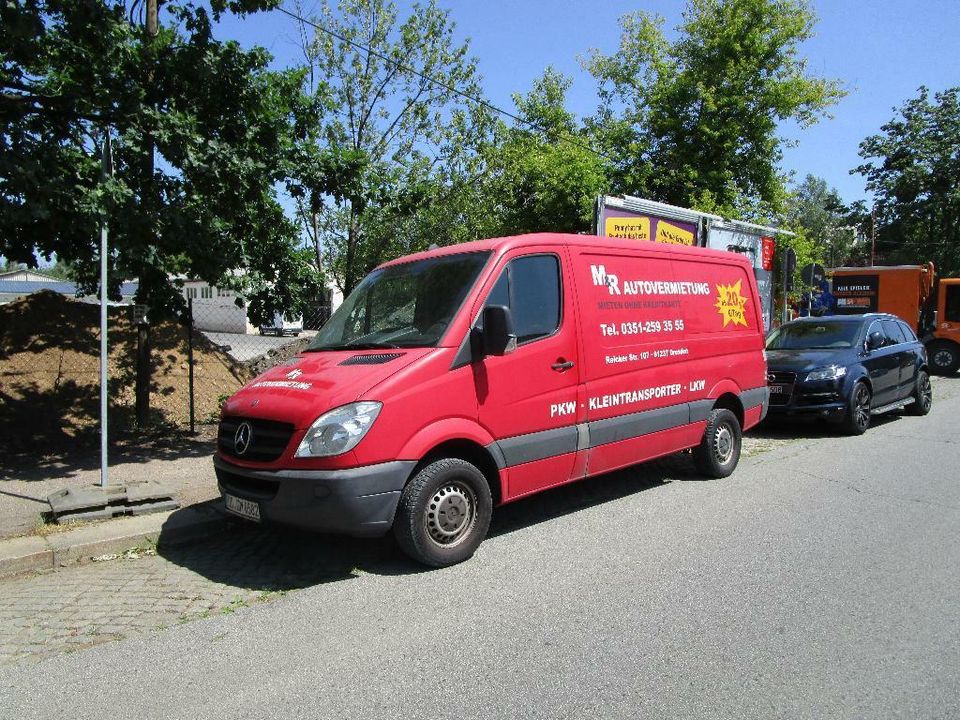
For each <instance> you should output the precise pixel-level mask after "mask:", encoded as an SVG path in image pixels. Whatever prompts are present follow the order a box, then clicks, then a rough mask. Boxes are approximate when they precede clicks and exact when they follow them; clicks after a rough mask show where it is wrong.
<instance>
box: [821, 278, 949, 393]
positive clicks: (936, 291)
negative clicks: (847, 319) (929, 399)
mask: <svg viewBox="0 0 960 720" xmlns="http://www.w3.org/2000/svg"><path fill="white" fill-rule="evenodd" d="M828 275H829V276H830V277H831V279H832V285H833V287H832V293H833V296H834V298H835V302H836V305H835V308H834V312H835V313H836V314H837V315H857V314H861V313H871V312H886V313H892V314H894V315H896V316H898V317H900V318H901V319H903V320H905V321H906V322H907V323H909V324H910V325H911V327H913V329H914V331H915V332H916V333H917V337H919V338H920V339H921V340H922V341H923V343H924V345H926V347H927V355H928V359H929V364H930V370H931V371H933V372H936V373H939V374H941V375H948V374H950V373H953V372H956V370H957V368H958V367H960V278H937V276H936V269H935V268H934V266H933V263H927V264H926V265H894V266H889V267H880V266H873V267H845V268H835V269H834V270H831V271H830V272H829V273H828Z"/></svg>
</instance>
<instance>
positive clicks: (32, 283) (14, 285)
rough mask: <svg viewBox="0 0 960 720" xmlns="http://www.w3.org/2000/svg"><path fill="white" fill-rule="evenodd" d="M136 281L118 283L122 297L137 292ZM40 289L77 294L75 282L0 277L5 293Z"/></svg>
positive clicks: (73, 295)
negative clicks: (5, 278)
mask: <svg viewBox="0 0 960 720" xmlns="http://www.w3.org/2000/svg"><path fill="white" fill-rule="evenodd" d="M137 287H138V283H135V282H125V283H123V284H121V285H120V294H121V295H122V296H123V297H132V296H133V295H134V294H136V292H137ZM40 290H52V291H53V292H56V293H60V294H61V295H70V296H71V297H76V296H77V284H76V283H72V282H68V281H66V280H4V279H2V278H0V293H3V294H7V295H30V294H31V293H35V292H38V291H40Z"/></svg>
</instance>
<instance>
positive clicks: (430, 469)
mask: <svg viewBox="0 0 960 720" xmlns="http://www.w3.org/2000/svg"><path fill="white" fill-rule="evenodd" d="M492 511H493V500H492V499H491V496H490V486H489V485H488V484H487V479H486V477H484V475H483V473H482V472H480V471H479V470H478V469H477V468H476V467H475V466H474V465H471V464H470V463H468V462H467V461H466V460H461V459H459V458H444V459H442V460H436V461H434V462H432V463H430V464H429V465H426V466H424V467H422V468H421V469H420V470H419V471H418V472H417V474H416V475H414V477H413V479H412V480H411V481H410V482H409V483H407V486H406V487H405V488H404V490H403V494H402V495H401V496H400V503H399V505H398V507H397V516H396V519H395V520H394V523H393V533H394V535H395V536H396V538H397V543H398V544H399V545H400V549H401V550H403V552H404V553H406V554H407V555H408V556H409V557H411V558H412V559H414V560H416V561H417V562H419V563H423V564H424V565H429V566H431V567H445V566H447V565H455V564H456V563H459V562H463V561H464V560H467V559H468V558H469V557H470V556H472V555H473V553H474V551H475V550H476V549H477V547H478V546H479V545H480V543H481V542H483V539H484V538H485V537H486V536H487V529H488V528H489V527H490V515H491V513H492Z"/></svg>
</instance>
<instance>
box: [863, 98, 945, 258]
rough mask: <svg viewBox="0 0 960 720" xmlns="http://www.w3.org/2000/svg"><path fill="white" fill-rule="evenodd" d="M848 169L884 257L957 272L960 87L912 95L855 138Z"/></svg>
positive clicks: (880, 254)
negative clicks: (865, 195)
mask: <svg viewBox="0 0 960 720" xmlns="http://www.w3.org/2000/svg"><path fill="white" fill-rule="evenodd" d="M860 157H862V158H863V159H864V161H865V162H864V163H863V164H862V165H860V166H859V167H857V168H856V169H855V170H854V171H852V172H857V173H859V174H861V175H863V176H864V177H866V179H867V190H868V191H870V192H872V193H873V196H874V200H875V212H876V223H877V253H878V256H879V260H882V262H883V263H885V264H895V263H909V264H916V263H923V262H927V261H930V260H932V261H933V262H934V263H935V264H936V265H937V268H938V270H939V272H940V274H941V275H945V276H957V275H960V222H958V218H960V87H954V88H950V89H948V90H945V91H943V92H939V93H935V94H934V96H933V98H931V97H930V91H929V90H928V89H927V88H925V87H921V88H920V90H919V92H918V95H917V97H916V98H913V99H912V100H908V101H907V102H906V103H904V105H903V107H901V108H899V111H898V114H897V116H896V117H894V118H893V119H892V120H891V121H890V122H888V123H887V124H885V125H883V126H882V127H881V128H880V132H879V133H878V134H876V135H871V136H869V137H868V138H866V139H865V140H864V141H863V142H861V143H860Z"/></svg>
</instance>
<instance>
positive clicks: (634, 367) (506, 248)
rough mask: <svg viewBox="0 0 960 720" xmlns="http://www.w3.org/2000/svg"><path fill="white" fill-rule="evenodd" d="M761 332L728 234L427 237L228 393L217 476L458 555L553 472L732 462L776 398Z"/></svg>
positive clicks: (420, 547)
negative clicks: (503, 509)
mask: <svg viewBox="0 0 960 720" xmlns="http://www.w3.org/2000/svg"><path fill="white" fill-rule="evenodd" d="M763 345H764V336H763V321H762V316H761V308H760V304H759V302H758V294H757V287H756V283H755V281H754V277H753V272H752V269H751V267H750V264H749V262H748V261H747V260H746V259H744V258H743V257H741V256H739V255H736V254H733V253H726V252H719V251H715V250H707V249H704V248H688V247H679V246H668V245H660V244H656V243H639V242H637V241H632V240H620V239H615V238H599V237H587V236H580V235H561V234H552V233H550V234H536V235H524V236H519V237H508V238H500V239H495V240H483V241H478V242H472V243H466V244H463V245H456V246H451V247H445V248H440V249H435V250H431V251H428V252H424V253H419V254H416V255H410V256H408V257H404V258H400V259H399V260H395V261H393V262H389V263H386V264H385V265H381V266H380V267H378V268H377V269H376V270H374V271H373V272H372V273H370V275H368V276H367V277H366V279H364V280H363V282H361V283H360V285H358V286H357V288H356V289H355V290H354V291H353V292H352V293H351V294H350V296H349V297H348V298H347V299H346V300H345V301H344V303H343V305H342V306H341V307H340V308H339V309H338V310H337V312H336V313H334V315H333V316H332V317H331V318H330V320H329V321H328V322H327V323H326V325H324V327H323V329H322V330H320V332H319V333H318V334H317V336H316V337H315V338H314V339H313V340H312V342H311V343H310V345H309V346H308V347H307V348H306V350H305V351H304V352H303V353H302V354H301V355H299V356H297V357H295V358H293V359H291V360H290V361H288V362H286V363H284V364H283V365H280V366H277V367H275V368H273V369H271V370H269V371H268V372H266V373H264V374H263V375H261V376H259V377H258V378H256V379H255V380H253V381H251V382H250V383H249V384H248V385H246V386H245V387H244V388H243V389H241V390H240V391H239V392H237V393H236V394H235V395H233V397H231V398H230V399H229V401H228V402H227V403H226V404H225V406H224V409H223V416H222V419H221V422H220V429H219V440H218V449H217V454H216V456H215V458H214V465H215V467H216V472H217V478H218V481H219V485H220V491H221V493H222V494H223V497H224V499H225V501H226V506H227V508H228V509H229V510H230V511H231V512H233V513H235V514H238V515H241V516H243V517H246V518H248V519H251V520H255V521H275V522H278V523H284V524H288V525H295V526H299V527H304V528H312V529H316V530H322V531H327V532H337V533H348V534H351V535H366V536H374V535H382V534H385V533H387V532H389V531H390V529H391V528H393V531H394V533H395V535H396V538H397V541H398V543H399V545H400V547H401V548H402V549H403V550H404V551H405V552H406V553H407V554H408V555H410V556H411V557H412V558H414V559H416V560H418V561H420V562H422V563H425V564H428V565H434V566H443V565H449V564H452V563H456V562H460V561H462V560H465V559H466V558H468V557H470V556H471V555H472V554H473V552H474V550H476V548H477V546H478V545H479V544H480V542H481V541H482V540H483V538H484V536H485V535H486V533H487V528H488V525H489V523H490V515H491V511H492V509H493V508H494V507H495V506H497V505H499V504H501V503H507V502H511V501H513V500H516V499H518V498H522V497H525V496H527V495H530V494H532V493H536V492H539V491H541V490H545V489H547V488H551V487H556V486H557V485H562V484H564V483H568V482H571V481H573V480H579V479H581V478H585V477H589V476H592V475H600V474H602V473H607V472H610V471H612V470H616V469H618V468H622V467H625V466H628V465H632V464H635V463H638V462H642V461H644V460H649V459H651V458H655V457H658V456H661V455H666V454H668V453H673V452H676V451H678V450H683V449H686V448H693V449H694V459H695V461H696V465H697V467H698V468H699V470H700V471H701V472H702V473H704V474H705V475H707V476H711V477H725V476H727V475H729V474H730V473H731V472H733V470H734V468H735V467H736V465H737V462H738V460H739V457H740V443H741V431H742V430H743V429H747V428H750V427H752V426H754V425H756V424H757V423H758V422H760V420H762V419H763V417H764V415H765V414H766V411H767V405H768V390H767V381H766V363H765V360H764V351H763Z"/></svg>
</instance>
